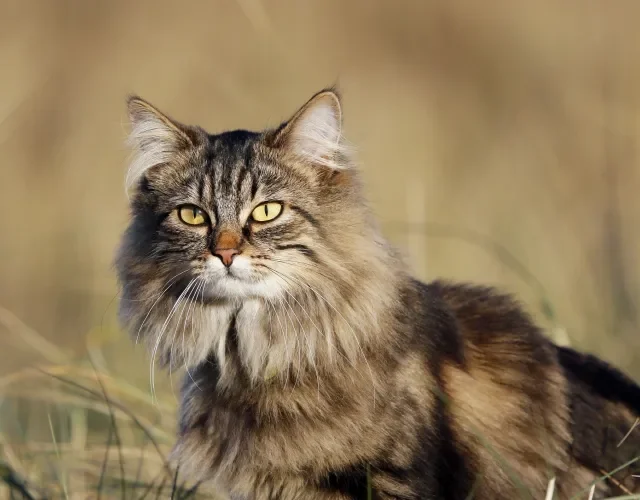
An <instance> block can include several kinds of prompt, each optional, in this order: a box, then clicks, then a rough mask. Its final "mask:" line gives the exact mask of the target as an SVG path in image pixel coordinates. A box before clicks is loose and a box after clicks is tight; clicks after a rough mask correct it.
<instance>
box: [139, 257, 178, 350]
mask: <svg viewBox="0 0 640 500" xmlns="http://www.w3.org/2000/svg"><path fill="white" fill-rule="evenodd" d="M188 271H189V269H187V270H185V271H182V272H181V273H178V274H176V275H175V276H174V277H173V278H171V279H172V280H173V279H176V278H177V277H178V276H181V275H183V274H184V273H186V272H188ZM169 281H171V280H169ZM172 286H173V283H169V284H167V286H166V287H165V288H164V289H163V290H162V291H161V292H160V294H159V295H158V297H157V298H156V300H155V302H154V303H153V304H152V305H151V307H150V308H149V311H148V312H147V314H146V316H145V317H144V319H143V320H142V323H141V324H140V328H138V333H136V344H137V343H138V341H139V340H140V332H141V331H142V327H143V326H144V325H145V323H146V322H147V319H148V318H149V315H150V314H151V311H152V310H153V308H154V307H155V306H156V304H157V303H158V302H159V301H160V299H161V298H162V296H163V295H164V294H165V293H166V292H167V290H169V288H171V287H172Z"/></svg>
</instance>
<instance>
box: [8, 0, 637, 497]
mask: <svg viewBox="0 0 640 500" xmlns="http://www.w3.org/2000/svg"><path fill="white" fill-rule="evenodd" d="M639 16H640V3H638V2H637V1H635V2H634V1H624V0H620V1H616V2H606V1H587V2H584V1H581V2H578V1H565V2H559V1H556V2H550V1H540V2H524V1H516V2H500V1H482V2H472V1H447V2H443V1H435V0H432V1H418V0H414V1H391V0H388V1H386V2H383V1H371V0H368V1H365V0H358V1H353V0H330V1H328V0H325V1H320V0H317V1H316V0H313V1H312V0H297V1H293V0H288V1H276V0H271V1H267V0H262V1H258V0H235V1H234V0H228V1H226V0H225V1H223V0H218V1H207V2H205V1H193V2H178V1H150V0H147V1H135V2H134V1H130V2H125V1H102V2H98V1H84V0H83V1H81V0H77V1H70V0H64V1H63V0H58V1H53V0H51V1H45V0H40V1H36V0H34V1H22V2H19V1H9V0H2V1H0V64H1V67H2V73H1V74H2V78H0V214H1V215H0V375H2V376H3V377H4V378H3V379H2V380H3V381H4V382H2V384H0V390H5V393H4V394H5V397H6V398H8V399H3V400H2V406H0V416H2V415H4V416H5V417H6V418H5V420H4V422H7V421H8V420H11V419H14V420H15V419H16V418H17V419H18V420H20V421H22V422H27V421H29V422H30V421H31V420H35V421H37V422H39V425H36V424H33V427H34V429H35V430H33V433H35V434H33V435H35V436H36V437H38V439H40V438H41V439H45V438H47V437H48V438H49V439H50V438H51V436H50V434H51V433H53V429H52V427H53V425H52V424H51V418H49V424H46V415H45V417H42V416H40V417H34V416H30V413H29V412H28V411H27V410H25V409H24V406H25V405H24V402H22V403H17V402H15V401H14V399H11V398H15V397H16V394H15V390H14V392H11V391H10V390H9V384H8V383H7V382H6V380H7V377H8V376H12V375H15V374H16V373H23V370H24V369H25V367H28V366H32V364H34V363H35V364H37V365H39V366H49V367H51V366H54V365H55V366H84V367H85V369H87V370H90V369H91V368H87V365H86V362H85V361H86V359H87V358H88V354H87V353H89V354H91V353H93V354H92V356H91V359H92V360H93V363H94V366H95V365H99V368H100V369H101V370H104V371H105V372H108V373H110V374H111V376H113V377H114V378H118V379H124V380H126V381H127V382H128V383H131V384H133V385H134V386H136V387H138V388H140V391H141V393H144V394H146V395H147V396H148V395H149V369H148V357H147V356H146V354H145V353H144V352H143V350H142V349H141V348H137V349H134V346H133V344H132V343H131V342H130V340H129V339H128V338H126V337H125V335H124V334H123V333H122V332H120V331H119V329H118V327H117V322H116V319H115V311H116V304H117V288H116V283H115V280H114V270H113V266H112V262H113V256H114V251H115V248H116V246H117V244H118V239H119V236H120V233H121V232H122V231H123V229H124V227H125V225H126V222H127V199H126V196H125V192H124V174H125V171H126V165H127V163H126V162H127V156H128V151H127V149H126V148H125V146H124V140H125V138H126V134H127V117H126V110H125V106H124V99H125V97H126V95H127V94H128V93H131V92H135V93H138V94H140V95H141V96H143V97H144V98H146V99H148V100H150V101H151V102H152V103H154V104H155V105H157V106H158V107H159V108H160V109H162V110H163V111H165V112H167V113H169V114H170V115H172V116H174V117H175V118H177V119H178V120H180V121H183V122H186V123H193V124H199V125H201V126H203V127H204V128H206V129H207V130H208V131H210V132H212V133H214V132H218V131H222V130H225V129H233V128H249V129H260V128H263V127H267V126H272V125H276V124H277V123H279V122H280V121H281V120H282V119H284V118H287V117H288V116H289V115H290V114H291V113H292V112H293V111H295V109H296V108H297V107H298V106H299V105H301V104H302V103H304V102H305V100H306V99H307V98H308V97H310V96H311V95H312V94H313V93H314V92H316V91H317V90H319V89H321V88H323V87H325V86H328V85H332V84H334V83H337V84H338V85H339V87H340V89H341V91H342V94H343V105H344V113H345V131H346V135H347V138H348V140H349V141H350V143H352V144H353V145H354V147H355V148H356V150H357V159H358V164H359V165H360V168H361V169H362V171H363V172H364V176H365V180H366V186H367V191H368V193H369V195H370V199H371V201H372V205H373V207H374V209H375V211H376V213H377V214H378V215H379V218H380V220H381V221H382V223H383V227H384V231H385V233H386V234H387V235H388V237H389V238H390V239H391V240H393V241H394V242H395V243H396V244H397V245H398V246H399V247H400V248H401V249H402V250H403V251H404V252H405V254H406V255H407V258H408V259H409V261H410V262H411V263H412V265H413V268H414V269H415V270H416V273H417V274H418V275H419V276H421V277H423V278H425V279H433V278H437V277H444V278H451V279H457V280H470V281H475V282H482V283H486V284H495V285H499V286H501V287H502V288H504V289H506V290H508V291H512V292H514V293H516V294H517V295H518V296H519V297H520V298H521V299H522V301H523V302H525V304H526V305H527V307H528V309H529V310H530V312H531V313H532V314H533V315H534V316H535V317H536V319H537V320H538V321H539V322H540V324H541V325H542V326H544V327H545V328H546V329H547V331H548V333H549V335H550V336H552V337H553V338H555V339H556V340H558V341H559V342H562V343H570V344H572V345H574V346H576V347H578V348H581V349H585V350H588V351H591V352H594V353H596V354H598V355H600V356H602V357H603V358H605V359H607V360H609V361H612V362H614V363H615V364H616V365H618V366H620V367H622V368H624V369H625V370H626V371H627V372H628V373H630V374H631V375H632V376H634V377H635V378H636V379H638V378H639V377H640V332H639V331H638V305H639V303H640V266H638V265H637V261H636V257H637V254H638V250H639V249H640V199H639V190H640V168H639V166H640V164H639V160H640V157H639V153H640V149H639V147H638V146H639V141H638V138H639V137H640V127H639V125H640V122H639V120H638V117H639V116H640V115H639V113H638V112H639V111H640V57H639V56H640V30H638V27H637V20H638V19H639ZM83 360H85V361H83ZM83 363H84V364H83ZM89 366H90V365H89ZM51 369H53V368H51ZM68 370H71V369H70V368H68ZM65 373H67V374H69V376H70V377H71V378H72V379H74V380H79V378H78V376H77V375H72V372H71V371H67V372H65ZM73 373H75V372H73ZM74 377H75V378H74ZM159 378H161V379H164V378H166V377H165V376H164V375H159ZM94 382H95V380H94ZM11 383H13V382H11ZM11 387H13V386H11ZM3 388H4V389H3ZM18 399H19V398H18ZM171 401H173V400H172V399H171ZM33 404H35V403H33ZM16 407H20V408H19V409H16ZM28 408H31V407H28ZM20 412H22V413H20ZM25 412H26V413H25ZM31 413H33V412H31ZM16 415H17V416H16ZM87 415H88V412H87V413H85V414H84V418H85V420H84V421H83V422H85V424H83V425H85V427H84V428H85V429H89V431H91V430H92V429H93V430H95V429H94V428H92V427H91V425H90V423H91V422H90V421H91V418H90V415H89V416H87ZM43 418H44V422H45V425H44V430H42V429H40V430H37V429H39V428H40V427H42V419H43ZM77 418H81V417H77ZM87 419H89V424H87V423H86V421H87ZM25 425H27V424H25ZM56 425H57V424H56ZM60 425H61V426H62V427H64V425H63V424H60ZM28 427H29V429H30V428H31V424H29V425H28ZM78 428H82V426H81V427H78ZM14 430H15V429H14V426H13V425H10V424H7V423H5V424H4V427H3V426H2V424H1V423H0V431H2V436H3V440H4V442H5V443H9V442H11V441H12V437H11V436H13V434H12V433H13V431H14ZM166 430H167V432H168V433H169V435H170V433H171V431H172V428H171V427H169V428H167V429H166ZM23 431H24V429H23ZM50 431H51V432H50ZM30 432H31V431H30ZM23 434H28V435H31V434H29V433H28V432H26V431H25V432H23ZM71 434H73V432H72V433H71ZM89 434H90V433H89ZM72 437H73V436H72ZM34 439H36V438H34ZM61 439H62V438H61ZM1 443H2V442H0V444H1ZM82 444H83V446H85V445H86V436H85V441H83V442H82ZM16 446H17V445H16ZM16 449H17V448H16ZM14 451H15V450H14ZM15 455H16V457H17V456H18V455H20V453H19V452H18V451H15ZM19 462H20V460H18V458H16V463H18V464H19ZM16 467H17V465H16ZM25 474H26V473H25ZM0 495H1V493H0Z"/></svg>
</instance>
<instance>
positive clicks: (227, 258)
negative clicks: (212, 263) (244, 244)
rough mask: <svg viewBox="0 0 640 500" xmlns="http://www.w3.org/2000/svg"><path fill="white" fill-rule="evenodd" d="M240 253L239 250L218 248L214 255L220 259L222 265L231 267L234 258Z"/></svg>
mask: <svg viewBox="0 0 640 500" xmlns="http://www.w3.org/2000/svg"><path fill="white" fill-rule="evenodd" d="M239 253H240V250H238V249H237V248H216V249H215V250H214V251H213V255H215V256H217V257H219V258H220V260H221V261H222V263H223V264H224V265H225V266H227V267H229V266H230V265H231V264H232V263H233V258H234V257H235V256H236V255H238V254H239Z"/></svg>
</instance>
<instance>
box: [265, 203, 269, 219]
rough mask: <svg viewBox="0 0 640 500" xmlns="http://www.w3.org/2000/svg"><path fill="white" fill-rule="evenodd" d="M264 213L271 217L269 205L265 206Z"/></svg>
mask: <svg viewBox="0 0 640 500" xmlns="http://www.w3.org/2000/svg"><path fill="white" fill-rule="evenodd" d="M264 215H265V216H267V217H269V205H265V206H264Z"/></svg>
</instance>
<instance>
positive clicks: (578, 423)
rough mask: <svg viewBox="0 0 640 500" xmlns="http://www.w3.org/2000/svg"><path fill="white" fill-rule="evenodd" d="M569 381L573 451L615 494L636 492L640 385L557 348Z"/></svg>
mask: <svg viewBox="0 0 640 500" xmlns="http://www.w3.org/2000/svg"><path fill="white" fill-rule="evenodd" d="M557 350H558V359H559V361H560V364H561V366H562V368H563V369H564V372H565V375H566V377H567V379H568V381H569V390H570V394H569V398H570V406H571V418H572V434H573V443H572V450H571V451H572V454H573V457H574V458H575V460H576V461H577V462H578V463H580V464H581V465H582V466H584V467H587V468H588V469H591V470H592V471H593V472H594V473H596V474H599V475H602V476H604V475H605V474H609V473H612V472H613V471H617V472H615V473H613V474H611V477H609V478H607V479H606V480H604V481H605V482H606V483H607V486H608V489H609V490H610V491H611V492H612V493H614V494H629V493H640V386H638V385H637V384H636V383H635V382H634V381H633V380H631V379H630V378H629V377H627V376H626V375H625V374H623V373H622V372H620V371H619V370H617V369H615V368H613V367H612V366H610V365H608V364H607V363H605V362H604V361H602V360H600V359H598V358H596V357H595V356H591V355H588V354H582V353H579V352H576V351H574V350H573V349H569V348H566V347H558V348H557Z"/></svg>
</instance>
